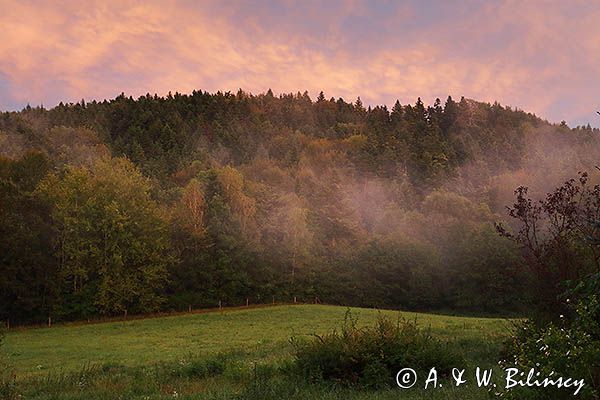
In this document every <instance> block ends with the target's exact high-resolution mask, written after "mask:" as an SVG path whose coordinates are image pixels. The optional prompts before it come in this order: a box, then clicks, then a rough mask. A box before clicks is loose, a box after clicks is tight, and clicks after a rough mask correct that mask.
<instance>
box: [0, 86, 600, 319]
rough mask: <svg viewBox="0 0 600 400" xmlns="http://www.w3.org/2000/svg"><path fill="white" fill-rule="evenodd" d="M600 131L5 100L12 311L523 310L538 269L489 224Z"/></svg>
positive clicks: (282, 108) (438, 111)
mask: <svg viewBox="0 0 600 400" xmlns="http://www.w3.org/2000/svg"><path fill="white" fill-rule="evenodd" d="M598 134H599V132H598V130H596V129H592V128H590V127H589V126H588V127H578V128H575V129H570V128H568V127H567V126H566V125H565V124H561V125H553V124H549V123H548V122H546V121H543V120H541V119H539V118H538V117H536V116H535V115H532V114H529V113H525V112H523V111H520V110H515V109H511V108H509V107H503V106H501V105H499V104H497V103H495V104H486V103H479V102H475V101H472V100H468V99H464V98H462V99H461V100H460V101H455V100H453V99H452V98H451V97H448V98H447V99H446V101H445V102H443V103H442V102H441V101H440V100H439V99H437V100H436V101H435V102H434V103H433V104H432V105H430V106H426V105H425V104H424V103H423V102H422V101H421V99H418V100H417V101H416V103H415V104H406V105H401V104H400V103H399V102H396V104H395V105H394V106H393V107H392V108H391V110H390V109H388V108H387V107H385V106H377V107H374V108H371V107H367V108H365V106H364V105H363V104H362V102H361V101H360V98H359V99H357V100H356V101H355V102H351V103H350V102H346V101H344V100H343V99H337V100H336V99H334V98H331V99H327V98H326V97H325V96H324V94H323V93H320V94H319V96H318V97H317V99H316V100H312V99H311V98H310V97H309V96H308V94H307V93H303V94H302V93H297V94H285V95H280V96H275V95H273V93H272V92H271V91H268V92H267V93H265V94H261V95H251V94H248V93H245V92H243V91H241V90H240V91H239V92H238V93H235V94H232V93H220V92H218V93H215V94H210V93H207V92H203V91H195V92H193V93H192V94H190V95H183V94H178V93H177V94H175V95H171V94H169V95H168V96H166V97H159V96H156V95H154V96H151V95H146V96H142V97H140V98H138V99H133V98H131V97H126V96H125V95H120V96H118V97H117V98H115V99H113V100H110V101H108V100H107V101H102V102H96V101H94V102H88V103H86V102H85V101H81V102H80V103H74V104H60V105H58V106H57V107H54V108H52V109H50V110H47V109H44V108H43V107H35V108H32V107H27V108H25V109H24V110H22V111H20V112H5V113H2V114H0V154H1V155H2V157H1V158H0V238H1V239H0V269H1V272H2V273H1V274H0V319H3V320H6V319H10V320H11V321H15V322H40V321H42V320H44V319H45V318H47V317H48V316H52V317H53V318H54V319H55V320H56V319H59V320H61V319H62V320H70V319H80V318H90V317H94V316H98V315H115V314H122V313H124V312H129V313H145V312H154V311H161V310H186V309H187V308H188V307H189V306H193V307H211V306H215V305H216V304H218V302H222V303H223V304H230V305H239V304H244V303H245V299H250V301H251V302H252V303H257V302H270V301H271V299H272V298H273V296H274V297H275V298H276V299H277V300H278V301H291V300H292V299H293V298H294V297H297V298H298V299H300V300H301V301H313V299H316V298H318V299H320V300H321V301H324V302H328V303H340V304H348V305H361V306H374V307H393V308H403V309H437V310H440V309H447V310H449V309H452V310H471V311H481V310H484V311H488V312H497V311H500V310H502V311H506V310H513V311H518V310H521V309H523V308H524V307H525V306H526V305H527V303H528V302H530V301H539V300H540V297H539V296H538V293H539V291H537V290H535V289H536V288H538V286H540V285H539V282H538V281H537V278H536V276H535V274H532V273H530V271H529V270H528V269H527V268H525V267H524V262H523V258H522V257H521V250H520V248H519V246H518V245H517V244H515V243H514V242H511V241H509V240H506V239H505V238H503V237H501V236H500V235H498V234H497V232H496V231H495V229H494V222H497V221H499V220H502V219H504V218H505V216H506V212H505V210H504V206H505V205H506V204H508V203H507V200H510V199H511V196H512V190H513V189H514V188H515V187H516V186H517V185H513V184H514V183H515V182H516V181H519V182H518V183H519V184H521V183H522V182H520V181H521V180H523V179H525V180H526V179H533V180H535V181H536V182H538V183H543V184H546V183H548V184H549V183H550V182H553V184H555V185H558V184H560V183H561V179H562V177H564V176H568V175H569V174H570V173H572V172H573V171H572V170H573V169H578V168H582V169H583V168H588V167H589V165H590V163H592V162H594V161H596V160H597V159H598V157H597V156H598V154H596V153H594V152H598V150H597V149H599V148H600V146H598V144H600V143H599V141H598ZM557 144H560V146H562V147H561V153H560V156H558V157H555V156H554V155H553V154H552V149H556V148H557ZM560 146H559V147H560ZM554 151H556V150H554ZM509 187H510V190H507V188H509ZM542 188H545V186H541V187H540V189H542ZM507 193H508V194H507ZM509 223H510V221H509ZM545 293H548V292H545ZM536 296H537V297H536Z"/></svg>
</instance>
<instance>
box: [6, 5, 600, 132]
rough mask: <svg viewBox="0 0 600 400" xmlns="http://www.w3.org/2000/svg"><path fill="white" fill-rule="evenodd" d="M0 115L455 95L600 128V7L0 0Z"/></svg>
mask: <svg viewBox="0 0 600 400" xmlns="http://www.w3.org/2000/svg"><path fill="white" fill-rule="evenodd" d="M0 10H1V12H0V110H18V109H21V108H22V107H24V106H25V105H27V104H30V105H32V106H35V105H40V104H43V105H44V106H45V107H52V106H55V105H56V104H58V103H59V102H60V101H63V102H75V101H79V100H81V99H86V100H92V99H96V100H102V99H105V98H113V97H115V96H117V95H118V94H119V93H121V92H124V93H125V94H126V95H132V96H134V97H136V96H139V95H143V94H146V93H151V94H154V93H158V94H159V95H165V94H167V93H168V92H169V91H171V92H181V93H189V92H191V91H192V90H199V89H202V90H207V91H210V92H214V91H218V90H221V91H232V92H235V91H237V90H238V89H239V88H242V89H244V90H245V91H249V92H252V93H255V94H257V93H261V92H265V91H266V90H268V89H269V88H271V89H272V90H273V92H274V93H275V94H278V93H289V92H294V93H296V92H298V91H301V92H303V91H304V90H308V92H309V93H310V95H311V96H312V97H313V98H315V97H316V95H317V94H318V93H319V92H320V91H321V90H322V91H324V92H325V95H326V96H327V97H335V98H338V97H343V98H344V99H345V100H347V101H354V100H355V99H356V98H357V97H358V96H360V97H361V99H362V100H363V103H365V104H369V105H376V104H387V105H392V104H393V103H394V102H395V101H396V99H398V100H400V102H401V103H403V104H406V103H414V102H415V100H416V98H417V97H421V98H422V99H423V101H424V102H425V103H432V102H433V100H434V99H435V98H436V97H440V98H441V99H445V98H446V97H447V96H448V95H452V96H453V97H455V98H460V96H465V97H467V98H472V99H475V100H480V101H487V102H494V101H498V102H500V103H501V104H503V105H509V106H512V107H518V108H519V109H522V110H525V111H529V112H534V113H536V114H537V115H539V116H541V117H542V118H545V119H548V120H549V121H551V122H560V121H562V120H565V121H567V122H568V123H569V125H571V126H575V125H583V124H587V123H590V124H591V125H592V126H600V116H599V115H598V114H596V110H600V1H599V0H586V1H578V0H574V1H541V0H539V1H538V0H531V1H499V0H498V1H459V0H456V1H441V0H440V1H431V0H417V1H386V0H371V1H360V0H328V1H326V0H324V1H312V0H304V1H288V0H281V1H271V0H264V1H251V0H246V1H241V0H240V1H231V0H218V1H211V0H204V1H186V0H172V1H153V0H146V1H128V0H118V1H112V0H104V1H97V2H96V1H94V0H86V1H56V0H53V1H51V0H39V1H27V0H21V1H16V0H14V1H13V0H0Z"/></svg>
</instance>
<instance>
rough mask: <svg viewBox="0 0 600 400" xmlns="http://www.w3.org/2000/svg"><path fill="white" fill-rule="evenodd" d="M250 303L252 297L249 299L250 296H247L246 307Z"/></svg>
mask: <svg viewBox="0 0 600 400" xmlns="http://www.w3.org/2000/svg"><path fill="white" fill-rule="evenodd" d="M249 305H250V299H248V298H247V297H246V307H248V306H249Z"/></svg>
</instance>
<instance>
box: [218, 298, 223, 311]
mask: <svg viewBox="0 0 600 400" xmlns="http://www.w3.org/2000/svg"><path fill="white" fill-rule="evenodd" d="M222 309H223V302H222V301H221V300H219V310H222Z"/></svg>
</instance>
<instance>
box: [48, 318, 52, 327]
mask: <svg viewBox="0 0 600 400" xmlns="http://www.w3.org/2000/svg"><path fill="white" fill-rule="evenodd" d="M50 327H52V317H50V316H49V317H48V328H50Z"/></svg>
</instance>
